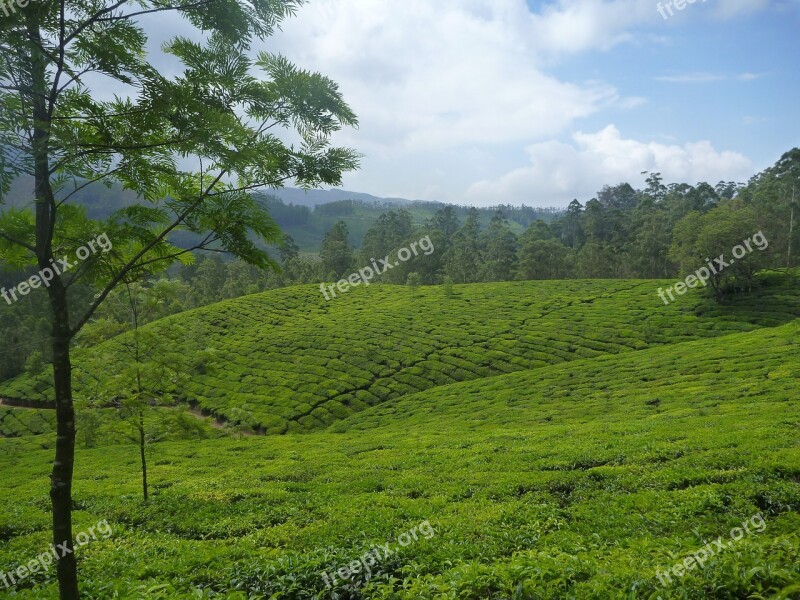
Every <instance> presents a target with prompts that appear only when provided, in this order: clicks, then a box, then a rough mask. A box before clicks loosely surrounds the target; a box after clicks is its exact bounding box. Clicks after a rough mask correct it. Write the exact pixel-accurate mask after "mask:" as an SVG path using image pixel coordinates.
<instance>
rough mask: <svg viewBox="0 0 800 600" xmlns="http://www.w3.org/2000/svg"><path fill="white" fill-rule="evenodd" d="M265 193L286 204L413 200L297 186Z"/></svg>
mask: <svg viewBox="0 0 800 600" xmlns="http://www.w3.org/2000/svg"><path fill="white" fill-rule="evenodd" d="M265 193H267V194H269V195H270V196H275V197H276V198H280V199H281V200H283V201H284V202H285V203H286V204H295V205H299V206H309V207H314V206H319V205H320V204H329V203H331V202H339V201H341V200H356V201H358V202H364V203H368V204H371V203H373V202H378V203H382V204H396V205H408V204H411V202H412V201H411V200H406V199H405V198H380V197H378V196H373V195H371V194H362V193H360V192H348V191H347V190H338V189H332V190H308V191H306V190H301V189H297V188H288V187H287V188H281V189H279V190H265Z"/></svg>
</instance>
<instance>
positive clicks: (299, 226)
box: [6, 177, 560, 253]
mask: <svg viewBox="0 0 800 600" xmlns="http://www.w3.org/2000/svg"><path fill="white" fill-rule="evenodd" d="M32 188H33V182H32V179H31V178H30V177H25V178H19V179H17V180H16V181H15V182H14V184H13V185H12V187H11V191H10V193H9V194H8V196H7V198H6V204H7V205H8V206H17V207H20V206H30V205H31V204H32V198H31V190H32ZM68 189H71V186H69V188H68ZM256 196H257V197H259V198H260V199H261V201H262V202H265V203H266V204H267V206H269V209H270V213H271V214H272V216H273V217H274V218H275V220H276V221H277V223H278V225H280V227H281V229H283V231H285V232H286V233H288V234H289V235H290V236H292V238H294V240H295V241H296V242H297V244H298V246H300V249H301V251H302V252H308V253H315V252H317V251H318V250H319V245H320V243H321V242H322V238H323V237H324V235H325V233H326V232H327V231H329V230H330V228H331V227H332V226H333V224H334V223H335V222H336V221H339V220H341V221H344V222H345V223H346V224H347V227H348V230H349V231H350V243H351V244H353V245H354V246H356V247H358V246H360V245H361V239H362V238H363V237H364V234H365V233H366V232H367V230H368V229H369V228H370V227H371V226H372V224H373V223H374V222H375V221H376V220H377V218H378V217H379V216H380V215H381V214H382V213H385V212H387V211H389V210H399V209H403V210H407V211H409V212H410V213H411V217H412V221H413V223H414V224H415V225H422V224H423V223H424V222H425V221H426V220H428V219H430V218H431V217H433V215H434V214H435V213H436V211H437V210H439V209H440V208H442V207H444V206H445V204H444V203H442V202H427V201H422V200H414V201H412V200H406V199H404V198H380V197H378V196H372V195H370V194H362V193H359V192H349V191H346V190H338V189H334V190H309V191H305V190H300V189H296V188H283V189H279V190H266V191H265V192H258V193H256ZM276 199H277V200H276ZM74 201H75V202H76V203H79V204H82V205H84V206H85V207H86V209H87V213H88V215H89V217H90V218H92V219H103V218H105V217H108V216H109V215H110V214H111V213H112V212H114V211H116V210H119V209H120V208H122V207H124V206H128V205H131V204H133V203H135V201H136V197H135V195H134V194H133V193H132V192H130V191H126V190H123V189H121V188H120V187H119V186H112V187H111V188H107V187H105V186H102V185H100V184H93V185H89V186H87V187H86V188H84V189H82V190H80V191H79V192H78V193H77V194H75V197H74ZM503 208H504V211H505V214H506V216H507V218H508V219H509V222H510V225H511V228H512V230H513V231H514V232H515V233H517V234H520V233H522V232H523V231H524V230H525V228H526V227H527V226H528V225H529V224H530V223H532V222H533V221H535V220H536V219H542V220H544V221H547V222H549V221H551V220H552V219H553V218H554V217H555V216H557V215H558V214H559V212H560V211H558V210H556V209H548V208H545V209H540V208H536V209H533V208H530V207H513V208H512V207H503ZM467 210H468V209H467V207H465V206H457V207H456V215H457V216H458V218H459V219H461V221H462V222H463V221H464V219H465V218H466V215H467ZM495 210H496V209H494V208H479V209H478V212H479V215H480V220H481V223H482V225H483V226H484V227H485V226H486V225H487V224H488V223H489V220H490V219H491V218H492V215H493V214H494V213H495ZM171 239H172V241H173V242H175V243H176V244H178V245H181V246H183V245H185V244H188V243H190V242H191V241H192V240H193V238H192V236H190V235H188V234H185V233H179V234H177V235H175V236H173V237H172V238H171Z"/></svg>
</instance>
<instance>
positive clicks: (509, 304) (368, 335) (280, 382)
mask: <svg viewBox="0 0 800 600" xmlns="http://www.w3.org/2000/svg"><path fill="white" fill-rule="evenodd" d="M762 283H763V286H762V287H760V288H759V289H757V290H755V291H754V292H753V293H752V294H751V295H748V296H742V297H740V298H739V299H735V300H734V301H732V302H731V303H730V304H729V305H726V306H718V305H716V304H714V303H713V302H712V301H710V300H709V299H707V298H705V297H703V296H701V295H700V294H695V295H693V296H685V297H683V298H680V299H679V300H678V301H677V302H675V303H673V304H671V305H669V306H664V304H663V302H662V301H661V300H660V299H659V297H658V295H657V293H656V290H657V289H658V288H659V287H662V286H664V287H666V285H668V283H667V282H663V281H642V280H637V281H566V282H565V281H550V282H519V283H496V284H482V285H468V286H455V292H454V294H453V296H452V297H447V296H446V295H445V293H444V291H443V289H442V288H441V287H423V288H421V289H419V290H417V291H413V290H411V289H409V288H406V287H397V286H387V285H384V286H381V285H372V286H369V287H366V288H355V289H353V290H352V291H350V292H349V293H347V294H343V295H341V296H339V297H337V298H334V299H331V300H330V301H326V300H325V299H324V298H323V296H322V294H321V293H320V290H319V288H318V287H314V286H303V287H294V288H287V289H281V290H275V291H271V292H266V293H264V294H259V295H254V296H248V297H245V298H240V299H236V300H231V301H227V302H222V303H219V304H215V305H212V306H208V307H204V308H201V309H198V310H195V311H192V312H189V313H183V314H180V315H176V316H174V317H170V318H167V319H163V320H161V321H158V322H156V323H153V324H151V325H149V326H148V327H147V328H146V330H147V331H149V332H151V333H152V334H153V336H154V337H155V338H156V339H158V340H159V346H160V347H159V348H158V352H159V354H160V356H161V357H162V359H163V360H164V361H165V362H169V363H173V364H186V365H188V366H187V367H186V370H187V372H188V373H189V374H190V375H191V378H190V380H189V381H187V382H186V383H185V384H184V385H183V388H182V389H181V390H179V391H178V395H179V396H180V397H181V398H182V399H183V400H184V401H186V402H190V403H192V404H193V405H195V404H196V405H199V407H200V408H201V409H202V410H204V411H205V412H206V413H208V414H213V415H215V416H218V417H219V418H220V419H223V420H227V419H228V418H229V417H230V416H231V410H232V409H237V408H240V407H242V406H246V407H248V412H249V413H250V414H249V416H248V417H247V419H248V420H249V421H250V423H249V425H251V426H252V427H253V428H254V429H256V430H260V431H262V432H266V433H268V434H273V433H287V432H301V431H317V430H320V429H324V428H325V427H327V426H330V425H331V424H333V423H335V422H337V421H338V420H340V419H343V418H346V417H348V416H349V415H351V414H354V413H357V412H359V411H361V410H364V409H366V408H368V407H370V406H375V405H378V404H380V403H382V402H386V401H387V400H391V399H394V398H398V397H400V396H403V395H405V394H410V393H414V392H419V391H423V390H426V389H430V388H434V387H438V386H443V385H448V384H452V383H457V382H461V381H467V380H471V379H476V378H483V377H490V376H496V375H501V374H505V373H511V372H514V371H521V370H525V369H537V368H541V367H545V366H548V365H553V364H558V363H562V362H568V361H573V360H579V359H584V358H593V357H597V356H602V355H604V354H617V353H621V352H629V351H633V350H642V349H645V348H649V347H654V346H661V345H665V344H673V343H680V342H685V341H690V340H696V339H700V338H705V337H716V336H719V335H725V334H729V333H733V332H739V331H750V330H753V329H757V328H760V327H764V326H774V325H778V324H781V323H786V322H789V321H791V320H793V319H796V318H798V317H800V290H798V287H797V285H796V283H795V282H793V280H791V279H790V278H788V277H785V276H781V275H773V276H770V277H764V278H763V280H762ZM126 339H127V338H125V337H124V336H123V337H122V338H121V339H118V340H112V341H111V342H108V343H106V344H104V345H103V346H100V347H99V348H95V349H92V351H91V355H92V358H93V362H92V363H88V362H86V361H82V360H81V354H80V353H77V358H76V361H75V362H76V364H77V365H78V367H79V368H78V369H77V370H76V373H75V378H76V387H77V396H78V397H79V398H80V397H87V396H88V395H89V393H90V392H91V391H92V390H94V389H96V387H97V380H102V379H103V378H105V377H107V376H108V375H109V373H113V372H115V370H119V369H120V368H122V363H124V362H125V361H128V360H130V355H129V354H127V353H124V352H121V351H120V346H121V344H122V343H124V342H125V340H126ZM209 352H210V353H211V355H212V356H213V357H214V359H213V361H211V362H213V364H211V365H205V363H207V362H209V361H208V359H205V360H204V359H202V358H200V357H199V355H200V354H201V353H203V355H204V356H205V355H207V354H208V353H209ZM201 364H202V365H203V366H202V368H198V365H201ZM115 367H116V369H115ZM50 380H51V374H50V373H42V374H41V376H40V377H39V378H38V379H31V378H29V377H27V376H22V377H20V378H17V379H16V380H13V381H11V382H8V383H5V384H2V385H0V397H6V398H21V399H25V400H36V401H40V402H42V403H46V402H48V401H51V400H52V392H51V390H50Z"/></svg>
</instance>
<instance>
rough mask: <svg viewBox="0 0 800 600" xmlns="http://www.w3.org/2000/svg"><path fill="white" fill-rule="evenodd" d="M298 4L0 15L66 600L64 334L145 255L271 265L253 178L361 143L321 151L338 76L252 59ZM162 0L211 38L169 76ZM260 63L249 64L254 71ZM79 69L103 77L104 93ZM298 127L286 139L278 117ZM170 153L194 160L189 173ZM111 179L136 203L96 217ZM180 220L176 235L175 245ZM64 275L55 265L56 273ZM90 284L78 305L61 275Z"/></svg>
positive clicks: (51, 8) (7, 126)
mask: <svg viewBox="0 0 800 600" xmlns="http://www.w3.org/2000/svg"><path fill="white" fill-rule="evenodd" d="M300 4H301V0H249V1H248V2H238V1H236V0H214V1H213V2H212V1H206V0H201V1H198V2H189V1H186V0H48V1H41V2H30V3H22V2H20V3H17V5H16V7H15V9H14V10H11V11H8V12H4V13H3V14H2V15H0V199H2V198H4V197H5V194H6V193H7V192H8V190H9V188H10V185H11V183H12V181H14V180H15V179H16V178H18V177H20V176H30V177H31V178H32V184H31V186H30V192H31V198H32V200H33V209H32V210H18V209H5V210H3V212H2V213H0V260H4V261H5V262H6V263H7V264H9V265H11V266H14V267H22V266H34V267H35V268H37V269H38V270H39V271H40V272H42V273H43V274H44V273H47V274H48V277H49V281H48V284H47V286H46V288H47V290H46V293H47V295H48V300H49V309H48V313H49V317H50V319H51V324H52V333H51V346H52V361H53V372H54V387H55V402H56V419H57V438H56V450H55V460H54V463H53V471H52V476H51V487H50V497H51V501H52V509H53V541H54V543H55V544H57V545H63V546H62V547H65V548H66V549H67V551H66V552H65V553H64V555H63V556H62V557H61V558H60V559H59V560H58V564H57V576H58V582H59V590H60V595H61V598H62V599H70V600H71V599H74V598H78V596H79V592H78V577H77V563H76V559H75V554H74V552H73V547H72V543H73V542H72V540H73V536H72V476H73V469H74V458H75V452H74V451H75V410H74V404H73V397H72V362H71V354H70V345H71V342H72V340H73V339H74V337H75V335H76V334H77V333H78V332H79V331H80V330H81V328H82V327H83V326H84V325H85V324H86V323H87V322H88V321H89V319H91V318H92V316H93V315H94V313H95V311H96V310H97V308H98V307H99V306H100V305H101V304H102V303H103V302H104V300H105V299H106V297H107V296H108V294H109V293H111V291H112V290H113V289H114V288H115V287H116V286H117V285H118V284H119V283H120V282H123V281H127V282H131V281H135V280H136V279H137V278H138V277H140V276H141V275H142V274H143V273H146V272H147V271H148V269H150V267H151V265H153V264H154V263H169V262H172V261H174V260H176V259H178V258H180V257H182V256H184V255H185V254H186V253H188V252H190V251H192V250H195V249H199V248H214V249H216V250H222V251H226V252H230V253H232V254H234V255H237V256H239V257H241V258H242V259H243V260H245V261H247V262H250V263H252V264H255V265H258V266H260V267H268V266H271V265H272V264H273V263H272V261H271V260H270V259H269V256H268V255H267V253H266V252H265V251H264V250H262V249H261V248H260V247H259V246H258V245H256V243H255V242H254V240H258V239H260V240H264V241H266V242H270V243H272V242H278V241H280V236H279V230H278V228H277V226H276V225H275V223H274V221H273V220H272V219H271V218H270V216H269V214H268V213H267V212H266V210H265V209H264V208H263V207H262V206H260V205H259V204H258V203H257V202H255V201H254V200H253V199H252V198H251V196H250V195H249V194H248V191H249V190H252V189H256V188H262V187H278V186H280V185H282V184H283V183H284V182H286V181H291V180H293V181H295V182H296V183H297V184H298V185H300V186H301V187H313V186H317V185H320V184H330V185H339V184H340V183H341V174H342V172H343V171H346V170H350V169H353V168H356V166H357V163H358V156H357V155H356V153H355V152H353V151H352V150H349V149H343V148H333V147H331V146H330V143H329V140H330V136H331V134H332V133H334V132H335V131H336V130H338V129H340V128H341V127H342V126H344V125H354V124H356V118H355V115H354V114H353V113H352V111H351V110H350V109H349V107H348V106H347V105H346V104H345V103H344V101H343V99H342V97H341V94H340V93H339V91H338V89H337V86H336V84H335V83H334V82H332V81H331V80H329V79H327V78H325V77H323V76H321V75H319V74H315V73H310V72H307V71H304V70H300V69H297V68H296V67H294V66H293V65H292V64H290V63H289V62H288V61H287V60H286V59H285V58H282V57H280V56H275V55H270V54H267V53H263V52H262V53H260V54H258V56H257V57H255V60H254V58H253V57H252V56H251V55H250V52H249V49H250V46H251V43H252V42H253V41H254V40H257V39H265V38H266V37H268V36H269V35H271V33H272V32H273V31H274V29H275V27H276V26H278V25H279V24H280V22H281V21H282V20H283V19H285V18H286V17H288V16H290V15H291V14H292V13H294V12H295V10H296V9H297V8H298V7H299V5H300ZM152 13H162V14H163V13H174V14H176V15H178V16H180V17H183V18H185V19H186V20H187V21H188V22H189V23H190V24H191V25H193V26H195V27H197V28H198V29H199V30H202V31H203V32H204V33H205V36H204V38H203V39H204V41H203V42H195V41H192V40H190V39H188V38H183V37H176V38H174V39H173V40H171V41H170V42H169V43H168V44H166V45H165V46H164V50H165V52H167V53H168V54H171V55H172V56H173V57H175V58H177V59H178V60H179V61H180V62H181V63H182V64H183V72H182V73H181V74H180V75H178V76H176V77H174V78H170V77H167V76H164V75H162V74H161V73H160V72H159V71H158V69H156V68H155V67H154V66H153V64H152V63H151V62H148V53H147V47H148V44H147V41H148V38H147V35H146V32H145V31H144V29H143V28H142V27H141V26H140V24H139V18H140V17H141V16H142V15H145V14H152ZM257 70H260V72H261V74H260V75H258V76H256V75H255V72H256V71H257ZM87 75H91V76H92V77H93V80H94V81H97V80H98V79H99V80H102V81H105V82H112V83H113V85H114V86H115V89H116V90H117V95H116V96H115V98H114V99H113V100H103V99H98V98H96V97H95V96H94V94H93V93H92V89H91V87H90V84H89V83H88V80H87V79H86V76H87ZM274 127H278V128H284V129H289V130H293V131H294V132H296V134H297V136H298V139H299V140H300V143H299V145H298V146H297V147H295V146H287V145H286V144H285V143H283V142H282V141H281V137H278V136H277V135H276V134H275V133H274V132H273V131H272V129H273V128H274ZM182 165H197V167H196V168H191V169H187V168H185V167H183V166H182ZM98 182H102V183H108V184H113V183H115V182H116V183H119V184H121V185H122V186H123V187H124V188H126V189H128V190H132V191H133V192H135V195H136V197H137V201H136V202H135V203H134V204H133V205H132V206H128V207H125V208H122V209H120V210H117V211H116V212H115V213H114V214H112V216H111V217H109V218H107V219H105V220H103V221H99V220H96V219H91V218H89V217H88V216H87V214H86V212H85V211H84V210H80V209H79V208H76V207H75V205H74V198H75V193H76V192H77V191H78V190H79V189H81V188H84V187H86V186H87V185H90V184H92V183H98ZM180 230H183V231H187V232H190V233H191V234H193V236H192V239H195V240H196V242H195V243H193V244H192V245H191V246H190V247H188V248H177V247H175V246H173V245H172V244H170V243H169V240H170V236H171V235H173V234H174V233H175V232H178V231H180ZM101 233H105V234H107V235H108V237H109V239H110V240H113V247H114V248H113V251H109V252H107V253H104V254H99V253H98V254H97V255H94V256H93V257H91V258H88V257H87V259H86V260H84V261H82V262H81V263H80V265H78V266H75V267H74V268H73V269H72V270H71V271H70V272H65V271H59V270H58V269H54V268H53V267H54V265H55V264H56V261H57V260H59V259H62V258H63V259H66V260H67V261H75V257H76V251H78V250H79V249H80V248H81V247H82V244H83V243H85V242H86V241H88V240H91V239H93V238H95V237H96V236H98V235H100V234H101ZM56 271H58V272H56ZM80 281H91V282H92V283H93V284H95V285H97V286H98V287H99V293H98V294H97V295H96V296H95V297H93V298H92V300H91V301H90V302H89V303H88V304H82V303H80V302H77V301H76V300H75V297H74V296H73V295H72V294H71V288H73V286H74V285H75V284H76V283H78V282H80Z"/></svg>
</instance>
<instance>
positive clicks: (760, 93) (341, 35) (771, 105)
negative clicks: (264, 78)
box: [157, 0, 800, 206]
mask: <svg viewBox="0 0 800 600" xmlns="http://www.w3.org/2000/svg"><path fill="white" fill-rule="evenodd" d="M665 4H666V2H663V1H662V5H665ZM673 13H674V14H673V16H672V17H670V18H668V19H666V20H665V19H664V18H663V17H662V16H661V15H660V14H659V11H658V2H651V1H650V0H555V1H535V2H534V1H533V0H527V1H526V0H309V2H308V3H307V4H306V5H305V6H303V7H302V8H301V9H300V11H299V13H298V15H297V16H296V17H295V18H293V19H290V20H289V21H287V22H286V23H285V24H284V26H283V31H282V32H280V33H278V34H277V35H276V36H275V37H274V38H271V39H270V40H268V42H267V43H265V44H264V46H263V47H262V48H259V49H266V50H268V51H272V52H280V53H282V54H285V55H286V56H288V57H289V58H290V59H292V60H293V61H294V62H295V63H296V64H298V65H299V66H302V67H305V68H308V69H312V70H316V71H320V72H322V73H324V74H325V75H328V76H330V77H331V78H333V79H334V80H335V81H337V82H338V83H339V84H340V87H341V89H342V91H343V93H344V95H345V98H346V99H347V101H348V102H349V103H350V104H351V106H352V107H353V108H354V110H355V111H356V113H357V114H358V116H359V119H360V127H359V128H358V129H357V130H348V131H343V132H341V133H340V134H337V138H336V142H337V143H339V144H343V145H348V146H351V147H353V148H356V149H358V150H360V151H361V152H363V153H364V154H365V158H364V161H363V167H362V169H361V170H360V171H359V172H357V173H353V174H349V175H347V176H346V177H345V182H344V183H345V185H344V187H345V188H346V189H350V190H354V191H359V192H367V193H371V194H375V195H379V196H400V197H406V198H412V199H426V200H442V201H446V202H454V203H459V204H475V205H492V204H497V203H511V204H521V203H525V204H528V205H534V206H566V204H568V203H569V201H570V200H572V199H573V198H578V199H579V200H580V201H581V202H586V201H587V200H589V199H590V198H591V197H592V196H593V195H594V194H595V193H596V192H597V191H598V190H599V189H600V188H601V187H602V186H603V185H605V184H610V185H614V184H617V183H620V182H622V181H629V182H630V183H631V184H633V185H635V186H638V185H642V184H643V179H644V177H643V176H641V175H640V173H641V171H659V172H661V173H662V174H663V175H664V177H665V179H666V180H667V181H668V182H677V181H681V182H684V181H685V182H688V183H692V184H694V183H697V182H698V181H701V180H707V181H709V182H711V183H712V184H714V183H716V182H717V181H720V180H726V181H731V180H733V181H746V180H747V179H748V178H749V177H750V176H752V175H753V174H755V173H756V172H758V171H760V170H763V169H764V168H766V167H768V166H770V165H771V164H773V163H774V162H775V161H776V160H777V159H778V158H779V157H780V155H781V154H782V153H783V152H786V151H787V150H789V149H791V148H792V147H794V146H800V116H798V110H797V100H798V98H799V97H800V94H799V92H800V69H798V67H799V66H800V59H799V58H798V57H800V52H799V51H800V35H798V32H800V0H706V1H705V2H703V1H702V0H697V2H695V3H693V4H686V5H685V7H684V8H683V10H680V11H679V10H676V9H673ZM157 29H161V30H162V31H161V34H166V33H167V32H169V33H170V34H172V33H175V32H176V31H178V28H176V25H175V24H169V23H165V22H163V21H162V22H160V23H159V24H158V27H157Z"/></svg>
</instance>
